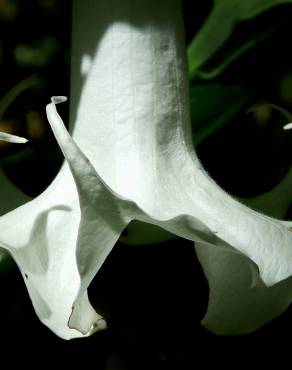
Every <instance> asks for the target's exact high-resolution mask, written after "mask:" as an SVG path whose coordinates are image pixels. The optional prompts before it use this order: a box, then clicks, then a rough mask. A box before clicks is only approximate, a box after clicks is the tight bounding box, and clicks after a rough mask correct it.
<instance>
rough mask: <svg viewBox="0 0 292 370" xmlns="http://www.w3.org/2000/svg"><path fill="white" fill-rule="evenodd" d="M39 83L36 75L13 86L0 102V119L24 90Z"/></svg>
mask: <svg viewBox="0 0 292 370" xmlns="http://www.w3.org/2000/svg"><path fill="white" fill-rule="evenodd" d="M39 83H40V78H39V76H37V75H36V74H33V75H32V76H30V77H27V78H25V79H24V80H21V81H20V82H19V83H18V84H17V85H15V86H13V87H12V89H10V90H9V91H8V92H7V93H6V94H5V95H4V96H3V97H2V98H1V100H0V119H1V118H2V117H3V115H4V113H5V112H6V110H7V108H8V107H9V106H10V104H11V103H12V102H13V101H14V100H15V99H16V98H17V97H18V95H19V94H21V93H22V92H23V91H25V90H26V89H28V88H30V87H32V86H36V85H37V84H39Z"/></svg>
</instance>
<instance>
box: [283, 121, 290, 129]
mask: <svg viewBox="0 0 292 370" xmlns="http://www.w3.org/2000/svg"><path fill="white" fill-rule="evenodd" d="M291 128H292V122H291V123H287V125H285V126H283V129H284V130H290V129H291Z"/></svg>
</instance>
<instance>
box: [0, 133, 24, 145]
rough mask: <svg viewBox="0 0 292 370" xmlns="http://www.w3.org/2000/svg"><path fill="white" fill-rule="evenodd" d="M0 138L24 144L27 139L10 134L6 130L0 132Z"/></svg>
mask: <svg viewBox="0 0 292 370" xmlns="http://www.w3.org/2000/svg"><path fill="white" fill-rule="evenodd" d="M0 140H3V141H7V142H9V143H16V144H25V143H27V139H25V138H24V137H21V136H16V135H10V134H7V133H6V132H0Z"/></svg>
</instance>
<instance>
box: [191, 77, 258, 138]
mask: <svg viewBox="0 0 292 370" xmlns="http://www.w3.org/2000/svg"><path fill="white" fill-rule="evenodd" d="M255 93H256V92H255V91H251V90H248V89H247V88H244V87H242V86H239V85H221V84H193V85H191V90H190V95H191V116H192V128H193V141H194V144H195V145H198V144H200V143H201V142H202V141H203V140H204V139H205V138H206V137H208V136H209V135H211V134H213V133H214V132H216V131H217V130H219V129H220V128H221V127H222V126H223V125H225V124H226V123H228V122H229V121H230V120H231V119H232V118H233V117H234V116H235V115H236V114H238V113H239V112H240V111H241V110H243V109H244V108H245V107H246V106H247V105H248V104H249V102H250V101H252V100H253V98H254V96H255Z"/></svg>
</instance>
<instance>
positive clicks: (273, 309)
mask: <svg viewBox="0 0 292 370" xmlns="http://www.w3.org/2000/svg"><path fill="white" fill-rule="evenodd" d="M196 252H197V256H198V258H199V261H200V263H201V264H202V266H203V269H204V272H205V275H206V277H207V279H208V282H209V289H210V292H209V303H208V311H207V313H206V315H205V317H204V319H203V321H202V324H203V325H204V326H205V327H206V328H207V329H209V330H210V331H212V332H214V333H216V334H229V335H235V334H245V333H249V332H252V331H254V330H256V329H258V328H259V327H261V326H262V325H264V324H265V323H267V322H269V321H271V320H272V319H273V318H275V317H277V316H278V315H280V314H281V313H282V312H283V311H284V310H286V309H287V307H288V306H289V304H290V303H291V301H292V293H291V292H292V279H291V278H289V279H288V280H285V281H282V282H280V283H278V284H276V285H274V286H272V287H270V288H266V287H263V286H252V285H253V272H252V269H256V266H251V261H249V260H248V259H247V258H246V257H244V256H240V255H239V254H237V253H234V252H233V251H232V250H229V251H228V250H225V251H224V250H218V249H217V248H214V247H210V246H207V245H203V244H200V243H196Z"/></svg>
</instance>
